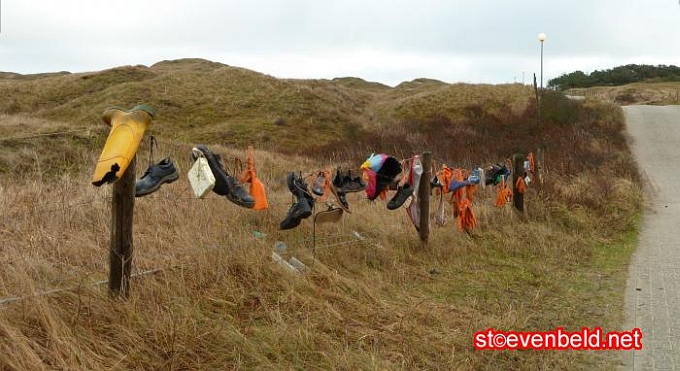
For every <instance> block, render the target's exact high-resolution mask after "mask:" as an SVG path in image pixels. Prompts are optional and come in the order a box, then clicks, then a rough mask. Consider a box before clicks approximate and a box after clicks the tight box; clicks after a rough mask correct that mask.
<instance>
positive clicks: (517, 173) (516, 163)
mask: <svg viewBox="0 0 680 371" xmlns="http://www.w3.org/2000/svg"><path fill="white" fill-rule="evenodd" d="M525 158H526V156H524V155H521V154H515V155H513V156H512V163H513V168H512V200H513V204H514V205H515V209H517V210H518V211H520V212H524V195H523V194H522V193H520V192H519V190H518V189H517V180H518V179H519V177H522V176H524V159H525Z"/></svg>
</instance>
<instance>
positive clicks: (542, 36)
mask: <svg viewBox="0 0 680 371" xmlns="http://www.w3.org/2000/svg"><path fill="white" fill-rule="evenodd" d="M538 41H540V42H541V90H543V42H544V41H545V34H544V33H542V32H541V33H539V34H538Z"/></svg>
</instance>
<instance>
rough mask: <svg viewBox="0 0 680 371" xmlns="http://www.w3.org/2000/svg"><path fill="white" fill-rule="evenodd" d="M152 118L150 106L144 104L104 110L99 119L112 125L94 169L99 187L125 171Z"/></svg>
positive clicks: (94, 183) (115, 178) (93, 179)
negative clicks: (131, 107)
mask: <svg viewBox="0 0 680 371" xmlns="http://www.w3.org/2000/svg"><path fill="white" fill-rule="evenodd" d="M153 117H154V111H153V109H152V108H151V107H148V106H145V105H138V106H135V107H134V108H133V109H132V110H129V111H128V110H126V109H123V108H119V107H111V108H108V109H107V110H106V111H104V113H103V115H102V120H104V122H105V123H106V124H107V125H109V126H110V127H111V131H110V132H109V136H108V138H106V143H105V144H104V149H102V153H101V155H100V156H99V161H98V162H97V166H96V168H95V169H94V175H93V177H92V184H93V185H95V186H97V187H99V186H101V185H102V184H104V183H113V182H115V181H117V180H118V179H119V178H120V177H121V176H122V175H123V174H124V173H125V170H127V168H128V166H129V165H130V161H132V159H133V158H134V157H135V155H136V154H137V149H138V148H139V144H140V143H141V141H142V138H143V137H144V132H145V131H146V128H147V127H148V126H149V125H151V122H152V120H153Z"/></svg>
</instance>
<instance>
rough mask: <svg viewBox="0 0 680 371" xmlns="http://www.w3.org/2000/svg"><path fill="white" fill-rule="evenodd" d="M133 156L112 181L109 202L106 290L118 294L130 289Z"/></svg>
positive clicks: (134, 158)
mask: <svg viewBox="0 0 680 371" xmlns="http://www.w3.org/2000/svg"><path fill="white" fill-rule="evenodd" d="M136 162H137V161H136V157H133V158H132V160H131V161H130V165H129V166H128V168H127V170H125V173H123V176H122V177H121V178H120V179H119V180H118V181H117V182H116V183H114V185H113V198H112V202H111V245H110V249H109V290H111V292H112V293H113V294H116V295H119V296H120V297H122V298H127V295H128V292H129V291H130V273H131V272H132V251H133V244H132V219H133V216H134V207H135V165H136Z"/></svg>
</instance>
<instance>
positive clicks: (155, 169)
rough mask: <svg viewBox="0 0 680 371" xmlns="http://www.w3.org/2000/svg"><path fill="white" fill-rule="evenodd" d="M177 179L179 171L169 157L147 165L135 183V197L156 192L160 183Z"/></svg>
mask: <svg viewBox="0 0 680 371" xmlns="http://www.w3.org/2000/svg"><path fill="white" fill-rule="evenodd" d="M177 179H179V172H178V171H177V168H176V167H175V164H174V163H173V162H172V161H171V160H170V158H169V157H167V158H164V159H163V160H161V162H159V163H157V164H155V165H151V166H149V168H148V169H146V172H145V173H144V175H142V177H141V178H140V179H139V180H138V181H137V183H136V184H135V197H142V196H146V195H148V194H151V193H153V192H156V191H157V190H158V189H159V188H160V187H161V185H162V184H164V183H172V182H174V181H175V180H177Z"/></svg>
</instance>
